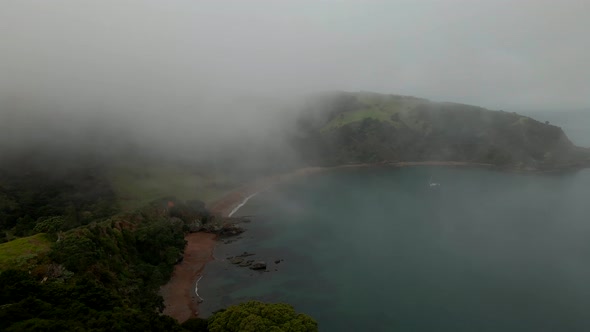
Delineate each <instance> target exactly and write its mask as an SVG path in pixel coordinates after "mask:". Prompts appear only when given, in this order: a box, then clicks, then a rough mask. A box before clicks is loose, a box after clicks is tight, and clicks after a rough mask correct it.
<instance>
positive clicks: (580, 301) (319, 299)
mask: <svg viewBox="0 0 590 332" xmlns="http://www.w3.org/2000/svg"><path fill="white" fill-rule="evenodd" d="M430 177H432V178H433V181H436V182H439V183H441V184H442V187H441V190H440V191H431V190H429V189H428V181H429V179H430ZM588 195H590V171H588V170H584V171H579V172H571V173H562V174H551V175H521V174H510V173H501V172H496V171H490V170H485V169H459V168H457V169H452V168H430V167H416V168H402V169H393V168H381V169H367V170H353V171H336V172H333V173H330V174H323V175H314V176H311V177H308V178H305V179H302V180H300V181H296V182H293V183H289V184H284V185H280V186H277V187H275V188H274V189H271V190H269V191H267V192H264V193H260V194H259V195H257V196H256V197H253V198H252V199H251V200H250V202H249V203H248V204H247V205H246V206H244V207H243V208H242V209H241V210H240V211H239V212H238V213H237V215H253V216H254V221H253V222H252V223H251V224H249V226H248V231H247V232H246V233H244V238H243V239H241V240H238V241H237V242H234V243H231V244H226V245H222V244H221V245H219V246H218V248H217V249H216V253H215V256H216V257H217V259H218V260H217V261H215V262H213V263H211V264H210V265H208V266H207V267H206V271H205V277H204V278H203V280H201V282H200V285H202V289H203V291H202V294H201V295H202V296H203V298H205V300H206V302H205V303H204V304H203V306H202V308H203V310H204V311H205V312H207V311H209V312H210V311H211V310H215V309H218V308H221V307H222V306H225V305H228V304H231V303H235V302H239V301H243V300H246V299H249V298H255V299H260V300H266V301H282V302H287V303H290V304H293V305H294V306H295V308H296V309H297V310H300V311H303V312H306V313H309V314H310V315H312V316H313V317H315V318H316V319H317V320H318V321H319V324H320V330H322V331H359V330H362V329H369V330H371V331H391V330H399V331H433V330H446V331H474V330H477V331H500V330H502V331H547V330H568V331H584V330H587V329H588V328H589V327H590V318H588V317H587V315H586V309H587V308H588V307H589V306H590V284H588V282H587V280H589V278H590V266H589V264H588V261H590V244H589V243H590V242H589V241H588V238H589V237H590V224H588V223H587V220H588V218H587V213H588V208H587V200H586V197H588ZM243 251H249V252H254V253H256V256H254V257H252V258H255V259H263V260H266V261H267V262H268V263H269V267H268V270H270V271H271V272H267V273H264V272H263V273H258V272H253V271H251V270H248V269H247V268H239V267H236V266H233V265H231V264H229V263H228V262H227V261H225V260H224V259H223V258H225V257H227V256H233V255H236V254H240V253H242V252H243ZM275 259H284V260H285V261H284V262H281V263H280V264H274V263H273V261H274V260H275ZM275 268H276V269H277V270H278V271H274V270H275Z"/></svg>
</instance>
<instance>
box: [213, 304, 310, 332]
mask: <svg viewBox="0 0 590 332" xmlns="http://www.w3.org/2000/svg"><path fill="white" fill-rule="evenodd" d="M208 327H209V331H212V332H238V331H239V332H254V331H276V332H281V331H292V332H308V331H317V330H318V324H317V322H316V321H315V320H314V319H313V318H311V317H309V316H307V315H305V314H298V313H297V312H295V309H294V308H293V307H292V306H290V305H288V304H284V303H276V304H270V303H263V302H258V301H249V302H245V303H242V304H239V305H234V306H230V307H229V308H227V310H224V311H221V312H218V313H216V314H215V315H213V316H211V318H209V325H208Z"/></svg>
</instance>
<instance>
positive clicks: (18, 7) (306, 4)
mask: <svg viewBox="0 0 590 332" xmlns="http://www.w3.org/2000/svg"><path fill="white" fill-rule="evenodd" d="M588 22H590V11H588V10H587V8H586V4H585V1H573V0H570V1H560V2H559V3H557V2H554V1H549V0H534V1H533V0H518V1H467V0H462V1H458V0H447V1H442V0H441V1H435V0H428V1H419V2H418V1H409V0H408V1H336V0H333V1H299V0H298V1H271V0H269V1H179V0H173V1H152V0H137V1H133V0H127V1H121V0H118V1H111V0H106V1H103V0H101V1H81V0H53V1H31V0H14V1H13V0H2V1H0V31H1V32H2V38H0V54H1V57H0V126H2V132H3V134H2V135H3V143H2V144H3V145H5V146H6V145H8V146H12V147H15V146H16V145H14V144H13V143H15V142H19V143H27V142H29V143H35V142H36V143H38V142H40V141H42V142H48V141H55V142H59V138H58V137H59V136H60V135H61V137H65V138H63V141H64V142H63V143H64V144H65V143H66V142H69V143H72V138H76V137H81V136H80V135H82V136H84V135H85V137H86V136H88V135H90V136H92V135H94V136H92V137H94V139H90V140H88V144H91V145H96V146H101V147H102V148H103V149H104V147H105V146H110V145H111V144H113V142H116V141H117V140H118V139H122V137H125V140H126V141H130V142H132V144H138V145H142V146H144V147H145V146H151V147H153V148H155V147H158V148H162V149H164V150H166V149H168V150H171V149H176V150H178V151H183V153H188V152H189V151H190V152H193V153H194V152H195V151H207V153H208V154H209V156H210V157H213V154H214V153H215V151H218V149H217V148H219V147H222V146H232V144H233V143H234V142H235V141H236V140H240V144H241V145H240V147H243V145H244V144H246V145H249V144H250V143H251V144H258V143H260V142H264V143H266V144H267V145H266V146H267V147H268V146H273V147H274V148H276V149H277V150H281V149H283V145H282V142H281V139H280V135H277V134H278V133H282V132H284V128H282V127H280V126H279V125H278V123H282V121H283V120H284V119H283V116H284V115H285V114H292V112H293V110H294V109H296V108H297V107H298V103H297V101H298V100H300V99H301V98H302V96H306V95H307V94H309V93H315V92H317V91H333V90H345V91H374V92H382V93H394V94H403V95H413V96H418V97H424V98H429V99H432V100H439V101H454V102H461V103H468V104H475V105H479V106H483V107H488V108H491V109H516V110H518V109H526V110H537V109H539V110H547V109H551V110H561V111H568V110H576V109H584V108H588V107H589V106H590V104H589V102H588V99H587V96H588V95H590V80H589V79H588V77H590V66H589V65H588V64H587V59H588V58H590V44H588V43H586V42H585V41H586V39H587V36H586V35H587V31H588V30H589V28H590V26H589V25H590V23H588ZM290 112H291V113H290ZM101 142H102V143H101ZM101 144H102V145H101ZM251 144H250V145H251ZM19 147H20V146H17V148H19ZM236 149H237V150H239V149H241V148H234V150H236ZM283 152H284V153H285V156H289V155H290V154H289V151H283ZM197 153H198V152H197Z"/></svg>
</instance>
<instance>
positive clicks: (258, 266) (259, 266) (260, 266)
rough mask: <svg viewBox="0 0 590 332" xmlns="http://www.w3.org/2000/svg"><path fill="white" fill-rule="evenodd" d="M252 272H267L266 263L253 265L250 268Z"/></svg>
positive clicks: (261, 262)
mask: <svg viewBox="0 0 590 332" xmlns="http://www.w3.org/2000/svg"><path fill="white" fill-rule="evenodd" d="M250 269H251V270H266V262H264V261H257V262H254V263H252V265H251V266H250Z"/></svg>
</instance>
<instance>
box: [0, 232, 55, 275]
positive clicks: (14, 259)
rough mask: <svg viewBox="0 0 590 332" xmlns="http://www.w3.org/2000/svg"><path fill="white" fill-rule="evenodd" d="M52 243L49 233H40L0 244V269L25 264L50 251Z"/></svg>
mask: <svg viewBox="0 0 590 332" xmlns="http://www.w3.org/2000/svg"><path fill="white" fill-rule="evenodd" d="M51 243H52V241H51V240H50V239H49V236H48V235H47V234H44V233H39V234H35V235H32V236H28V237H23V238H19V239H15V240H13V241H10V242H6V243H2V244H0V271H2V270H6V269H9V268H15V267H16V268H18V267H23V266H25V265H26V264H27V263H28V262H30V261H31V260H33V259H35V258H37V257H39V255H43V254H46V253H48V252H49V249H50V248H51Z"/></svg>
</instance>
